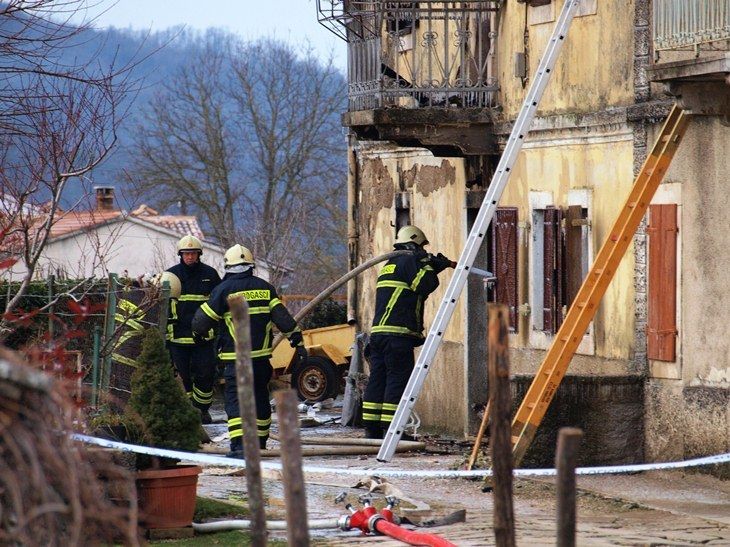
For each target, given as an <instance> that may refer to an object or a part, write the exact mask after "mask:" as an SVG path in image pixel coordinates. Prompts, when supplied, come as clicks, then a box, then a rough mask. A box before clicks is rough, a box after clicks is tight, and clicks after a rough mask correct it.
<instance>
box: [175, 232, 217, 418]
mask: <svg viewBox="0 0 730 547" xmlns="http://www.w3.org/2000/svg"><path fill="white" fill-rule="evenodd" d="M177 254H178V256H179V257H180V262H179V263H178V264H176V265H175V266H173V267H172V268H169V269H168V270H167V272H170V273H171V274H174V275H175V276H176V277H177V278H178V279H179V286H180V288H179V296H177V298H171V299H170V320H169V322H168V324H167V345H168V348H169V350H170V357H171V358H172V362H173V363H174V365H175V368H176V369H177V373H178V374H179V375H180V378H181V379H182V381H183V385H184V386H185V391H186V392H187V394H188V397H190V400H191V402H192V404H193V406H195V407H196V408H197V409H198V410H199V411H200V417H201V421H202V423H204V424H209V423H211V421H212V420H211V416H210V412H209V410H208V409H209V408H210V405H211V403H212V402H213V382H214V380H215V370H216V361H215V351H214V348H213V338H214V332H213V331H209V332H205V333H203V334H202V335H201V336H194V335H193V331H192V322H193V316H194V315H195V312H196V311H197V309H198V308H200V305H201V304H203V303H204V302H205V301H206V300H207V299H208V296H210V293H211V292H212V291H213V289H214V288H215V287H216V285H218V283H220V281H221V278H220V276H219V275H218V272H217V271H216V270H215V269H214V268H211V267H210V266H208V265H206V264H203V263H202V262H201V261H200V256H201V255H202V254H203V244H202V243H201V242H200V240H199V239H198V238H197V237H195V236H191V235H187V236H185V237H183V238H182V239H180V241H178V243H177ZM173 289H176V287H173Z"/></svg>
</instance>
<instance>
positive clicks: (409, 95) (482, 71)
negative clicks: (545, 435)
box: [318, 0, 501, 111]
mask: <svg viewBox="0 0 730 547" xmlns="http://www.w3.org/2000/svg"><path fill="white" fill-rule="evenodd" d="M500 5H501V1H499V0H472V1H466V2H443V1H436V0H421V1H418V2H415V1H405V0H395V1H388V2H386V1H383V0H369V1H364V0H363V1H359V0H350V1H348V2H345V1H343V0H318V9H319V20H320V22H321V23H322V24H323V25H325V26H326V27H328V28H329V29H330V30H332V31H333V32H335V33H336V34H337V35H338V36H340V37H342V38H344V39H345V40H347V42H348V84H349V90H348V96H349V110H351V111H353V110H369V109H373V108H382V107H388V106H401V107H406V108H424V107H425V108H434V107H443V108H454V107H456V108H459V107H462V108H467V107H489V106H494V100H495V92H496V91H497V80H496V78H495V73H496V62H495V59H496V28H497V24H496V23H497V15H496V14H497V11H498V9H499V7H500Z"/></svg>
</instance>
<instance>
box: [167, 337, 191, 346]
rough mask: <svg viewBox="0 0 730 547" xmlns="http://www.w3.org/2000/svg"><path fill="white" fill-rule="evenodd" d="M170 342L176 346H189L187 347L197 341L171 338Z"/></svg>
mask: <svg viewBox="0 0 730 547" xmlns="http://www.w3.org/2000/svg"><path fill="white" fill-rule="evenodd" d="M170 342H173V343H175V344H187V345H193V344H195V340H193V339H192V338H185V337H183V338H170Z"/></svg>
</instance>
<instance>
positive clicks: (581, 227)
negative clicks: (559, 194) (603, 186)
mask: <svg viewBox="0 0 730 547" xmlns="http://www.w3.org/2000/svg"><path fill="white" fill-rule="evenodd" d="M532 227H533V229H532V262H533V268H532V303H533V305H532V327H533V329H534V330H537V331H543V332H545V333H547V334H555V333H556V332H557V331H558V329H559V328H560V325H561V324H562V322H563V319H564V318H565V315H566V313H567V311H568V308H569V307H570V304H571V303H572V302H573V299H574V298H575V296H576V294H577V293H578V290H579V289H580V286H581V284H582V282H583V279H584V278H585V276H586V274H587V273H588V268H589V261H590V236H589V230H588V228H589V227H590V223H589V221H588V208H587V207H583V206H582V205H571V206H569V207H567V208H565V209H561V208H557V207H554V206H546V207H545V208H543V209H533V212H532Z"/></svg>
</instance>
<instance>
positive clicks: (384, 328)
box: [370, 325, 421, 338]
mask: <svg viewBox="0 0 730 547" xmlns="http://www.w3.org/2000/svg"><path fill="white" fill-rule="evenodd" d="M370 332H371V333H373V332H379V333H383V334H407V335H408V336H417V337H418V338H421V333H420V332H414V331H412V330H410V329H407V328H406V327H392V326H390V325H378V326H377V327H373V328H371V329H370Z"/></svg>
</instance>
